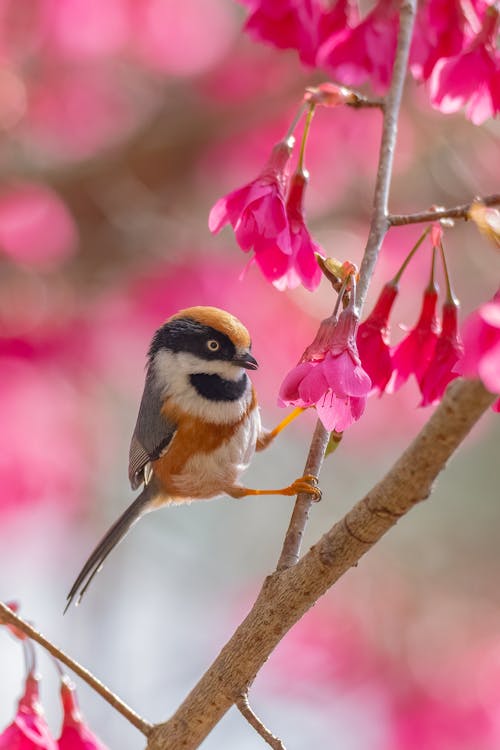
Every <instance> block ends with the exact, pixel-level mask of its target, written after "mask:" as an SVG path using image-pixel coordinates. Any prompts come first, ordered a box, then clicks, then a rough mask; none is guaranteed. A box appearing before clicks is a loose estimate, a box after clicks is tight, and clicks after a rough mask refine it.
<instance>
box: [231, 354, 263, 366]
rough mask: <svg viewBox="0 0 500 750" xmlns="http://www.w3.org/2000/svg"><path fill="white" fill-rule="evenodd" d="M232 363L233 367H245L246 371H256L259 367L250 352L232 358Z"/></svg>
mask: <svg viewBox="0 0 500 750" xmlns="http://www.w3.org/2000/svg"><path fill="white" fill-rule="evenodd" d="M233 362H234V364H235V365H239V366H240V367H245V368H246V369H247V370H256V369H257V368H258V366H259V363H258V362H257V360H256V359H255V357H252V355H251V354H250V352H244V353H243V354H236V355H235V357H234V358H233Z"/></svg>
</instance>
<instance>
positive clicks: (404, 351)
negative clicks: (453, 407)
mask: <svg viewBox="0 0 500 750" xmlns="http://www.w3.org/2000/svg"><path fill="white" fill-rule="evenodd" d="M436 304H437V290H436V288H435V287H434V286H429V287H427V289H426V290H425V292H424V298H423V302H422V309H421V312H420V317H419V319H418V322H417V324H416V326H415V328H412V330H411V331H410V332H409V333H408V335H407V336H406V337H405V338H404V339H403V340H402V341H401V343H399V344H398V346H396V348H395V349H394V353H393V355H392V366H393V369H394V373H395V378H394V381H393V382H391V384H390V385H389V390H390V391H391V392H394V391H397V390H398V389H399V388H401V386H402V385H403V384H404V383H406V381H407V380H408V378H409V377H410V375H415V377H416V378H417V380H418V381H419V382H420V380H421V379H422V377H423V375H424V373H425V371H426V370H427V368H428V366H429V364H430V361H431V359H432V357H433V354H434V349H435V346H436V342H437V339H438V335H439V322H438V319H437V317H436Z"/></svg>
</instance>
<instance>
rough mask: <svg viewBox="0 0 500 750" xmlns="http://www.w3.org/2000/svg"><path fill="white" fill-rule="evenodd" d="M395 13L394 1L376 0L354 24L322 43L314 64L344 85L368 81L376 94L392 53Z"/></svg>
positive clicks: (386, 78)
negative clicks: (364, 15)
mask: <svg viewBox="0 0 500 750" xmlns="http://www.w3.org/2000/svg"><path fill="white" fill-rule="evenodd" d="M398 14H399V6H398V4H397V3H395V2H394V0H379V2H378V3H377V5H376V6H375V7H374V8H373V10H372V11H371V12H370V13H369V14H368V15H367V16H366V18H364V19H363V20H362V21H360V22H359V23H358V24H357V25H355V26H354V27H352V28H349V27H346V28H345V29H344V31H343V32H342V33H340V34H335V35H334V36H331V37H330V38H329V39H327V40H326V41H325V43H324V44H323V45H322V47H321V49H320V50H319V52H318V58H317V61H318V64H319V65H321V66H322V67H324V68H325V69H326V70H327V71H328V73H330V74H331V75H333V77H335V78H337V79H339V80H340V81H342V82H343V83H345V84H348V85H359V84H361V83H364V82H365V81H367V80H368V81H370V83H371V84H372V86H373V88H374V89H375V90H376V91H381V90H382V91H383V90H385V89H386V88H387V86H388V84H389V81H390V78H391V73H392V66H393V64H394V57H395V54H396V43H397V33H398V26H399V23H398V18H399V15H398Z"/></svg>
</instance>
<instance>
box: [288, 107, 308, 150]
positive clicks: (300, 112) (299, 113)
mask: <svg viewBox="0 0 500 750" xmlns="http://www.w3.org/2000/svg"><path fill="white" fill-rule="evenodd" d="M308 106H309V105H308V103H307V102H302V104H301V105H300V107H299V109H298V111H297V114H296V115H295V117H294V118H293V120H292V122H291V123H290V127H289V128H288V130H287V131H286V135H285V137H284V138H283V140H284V141H287V140H288V139H289V138H291V136H292V135H293V133H294V130H295V128H296V127H297V125H298V123H299V120H300V118H301V117H302V115H303V114H304V112H305V111H306V109H307V108H308Z"/></svg>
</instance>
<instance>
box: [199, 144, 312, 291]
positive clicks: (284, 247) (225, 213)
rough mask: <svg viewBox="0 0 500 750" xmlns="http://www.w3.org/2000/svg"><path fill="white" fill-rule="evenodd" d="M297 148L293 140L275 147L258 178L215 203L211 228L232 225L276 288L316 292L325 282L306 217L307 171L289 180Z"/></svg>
mask: <svg viewBox="0 0 500 750" xmlns="http://www.w3.org/2000/svg"><path fill="white" fill-rule="evenodd" d="M293 145H294V138H293V136H291V137H289V138H288V139H286V140H285V141H281V142H280V143H278V144H276V145H275V146H274V148H273V151H272V153H271V156H270V158H269V161H268V163H267V165H266V166H265V168H264V169H263V170H262V172H260V174H259V175H258V176H257V177H256V178H255V179H254V180H252V181H251V182H249V183H248V184H247V185H245V186H244V187H242V188H239V189H238V190H235V191H233V192H232V193H229V195H226V196H225V197H224V198H221V199H220V200H219V201H217V203H216V204H215V206H214V207H213V208H212V210H211V212H210V216H209V220H208V225H209V228H210V230H211V231H212V232H218V231H219V230H220V229H222V227H223V226H225V225H226V224H231V226H232V227H233V229H234V233H235V236H236V240H237V242H238V244H239V246H240V247H241V249H242V250H244V251H245V252H249V251H250V250H253V252H254V255H253V257H252V261H253V260H255V262H256V263H257V265H258V266H259V268H260V270H261V271H262V273H263V274H264V276H265V278H266V279H268V280H269V281H271V282H272V283H273V284H274V285H275V286H276V287H277V288H278V289H281V290H283V289H286V288H289V289H294V288H295V287H297V286H298V285H299V284H300V283H302V284H303V285H304V286H305V287H306V289H309V290H310V291H313V290H314V289H316V287H317V286H318V284H319V282H320V279H321V271H320V269H319V267H318V264H317V263H316V257H315V254H316V253H320V252H321V249H320V247H319V245H318V244H317V243H316V242H314V240H313V239H312V237H311V235H310V234H309V231H308V229H307V227H306V224H305V219H304V191H305V188H306V185H307V181H308V175H307V172H305V171H304V170H303V169H298V170H297V171H296V172H295V173H294V174H293V175H292V176H291V178H289V176H288V167H289V162H290V158H291V155H292V149H293Z"/></svg>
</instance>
